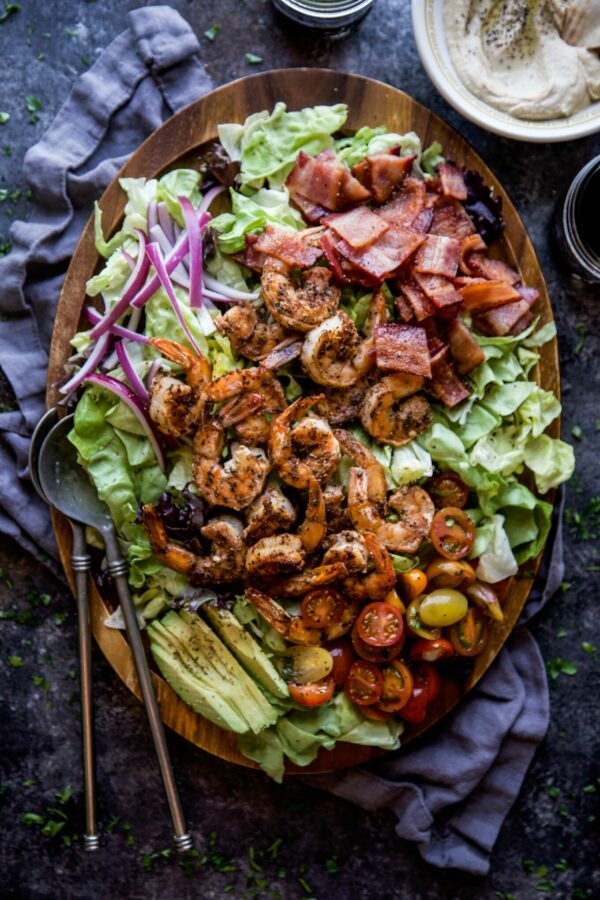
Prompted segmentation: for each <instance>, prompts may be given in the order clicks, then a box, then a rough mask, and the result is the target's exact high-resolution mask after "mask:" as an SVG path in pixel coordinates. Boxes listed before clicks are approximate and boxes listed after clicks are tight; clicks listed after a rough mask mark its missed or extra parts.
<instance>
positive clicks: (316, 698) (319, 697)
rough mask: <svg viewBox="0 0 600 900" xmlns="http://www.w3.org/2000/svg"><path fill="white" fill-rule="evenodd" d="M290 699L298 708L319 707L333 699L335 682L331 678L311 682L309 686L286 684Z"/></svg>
mask: <svg viewBox="0 0 600 900" xmlns="http://www.w3.org/2000/svg"><path fill="white" fill-rule="evenodd" d="M288 688H289V691H290V697H291V698H292V700H294V701H295V702H296V703H299V704H300V706H308V707H311V708H312V707H313V706H321V705H322V704H323V703H327V701H328V700H331V698H332V697H333V692H334V690H335V682H334V680H333V678H325V679H324V680H323V681H313V682H312V683H311V684H288Z"/></svg>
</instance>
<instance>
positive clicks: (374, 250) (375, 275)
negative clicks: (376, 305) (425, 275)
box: [337, 227, 425, 283]
mask: <svg viewBox="0 0 600 900" xmlns="http://www.w3.org/2000/svg"><path fill="white" fill-rule="evenodd" d="M424 240H425V237H424V235H422V234H418V233H416V232H414V231H408V230H407V229H404V228H396V227H390V228H389V229H388V231H386V232H385V234H383V235H382V236H381V237H380V238H378V240H377V241H376V242H375V243H374V244H372V245H371V246H370V247H368V248H367V249H366V250H354V248H352V247H350V246H349V245H348V244H347V243H346V242H345V241H342V240H340V241H339V242H338V244H337V250H338V252H339V253H340V254H341V256H343V257H344V258H345V259H347V260H348V261H349V262H350V263H352V264H353V265H354V266H355V267H356V268H358V269H359V270H360V271H361V272H362V273H363V274H365V275H367V276H368V277H369V278H371V279H373V280H374V281H375V282H378V283H381V282H382V281H384V280H385V279H386V278H391V276H392V275H393V274H394V272H395V271H396V270H397V269H398V268H400V266H401V265H402V264H403V263H404V262H406V260H407V259H408V258H409V257H410V256H412V254H413V253H414V252H415V250H416V249H417V248H418V247H419V246H420V245H421V244H422V243H423V241H424Z"/></svg>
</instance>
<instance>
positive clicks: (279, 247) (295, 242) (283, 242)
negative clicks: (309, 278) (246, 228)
mask: <svg viewBox="0 0 600 900" xmlns="http://www.w3.org/2000/svg"><path fill="white" fill-rule="evenodd" d="M315 231H316V233H317V234H318V232H319V229H315V230H313V229H307V230H306V231H287V230H286V229H285V228H278V227H277V226H275V225H267V227H266V228H265V230H264V231H263V232H262V234H260V235H259V236H258V240H257V241H256V242H255V243H254V250H255V251H256V252H258V253H264V254H265V256H274V257H275V258H276V259H280V260H281V261H282V262H284V263H285V264H286V265H288V266H298V267H299V268H301V269H307V268H308V267H309V266H314V264H315V263H316V262H317V260H319V259H320V258H321V257H322V256H323V250H322V248H321V247H320V246H319V244H318V243H317V241H316V239H315V238H316V234H315ZM311 232H312V234H311ZM311 241H312V243H311Z"/></svg>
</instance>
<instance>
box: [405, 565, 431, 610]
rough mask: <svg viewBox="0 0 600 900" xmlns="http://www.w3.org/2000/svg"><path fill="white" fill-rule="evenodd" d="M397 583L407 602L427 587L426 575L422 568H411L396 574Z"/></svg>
mask: <svg viewBox="0 0 600 900" xmlns="http://www.w3.org/2000/svg"><path fill="white" fill-rule="evenodd" d="M398 584H399V585H400V589H401V591H402V594H403V596H404V597H405V598H406V600H408V601H409V602H410V601H411V600H414V599H415V597H418V596H419V595H420V594H422V593H423V591H424V590H425V588H426V587H427V575H426V574H425V572H423V571H422V569H411V570H410V572H402V573H401V574H400V575H398Z"/></svg>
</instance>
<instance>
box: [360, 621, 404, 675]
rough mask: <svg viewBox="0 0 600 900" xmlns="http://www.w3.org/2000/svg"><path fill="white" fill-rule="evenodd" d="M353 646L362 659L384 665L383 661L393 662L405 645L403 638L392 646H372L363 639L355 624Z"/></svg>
mask: <svg viewBox="0 0 600 900" xmlns="http://www.w3.org/2000/svg"><path fill="white" fill-rule="evenodd" d="M352 646H353V647H354V649H355V650H356V652H357V654H358V655H359V656H360V657H361V659H366V660H367V661H368V662H372V663H377V664H378V665H383V663H387V662H391V661H392V660H393V659H396V657H397V656H400V653H401V652H402V648H403V647H404V638H401V639H400V640H399V641H398V643H397V644H392V646H391V647H371V646H370V645H369V644H366V643H365V642H364V641H363V639H362V638H361V636H360V635H359V633H358V631H357V628H356V625H355V626H354V628H353V629H352Z"/></svg>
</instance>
